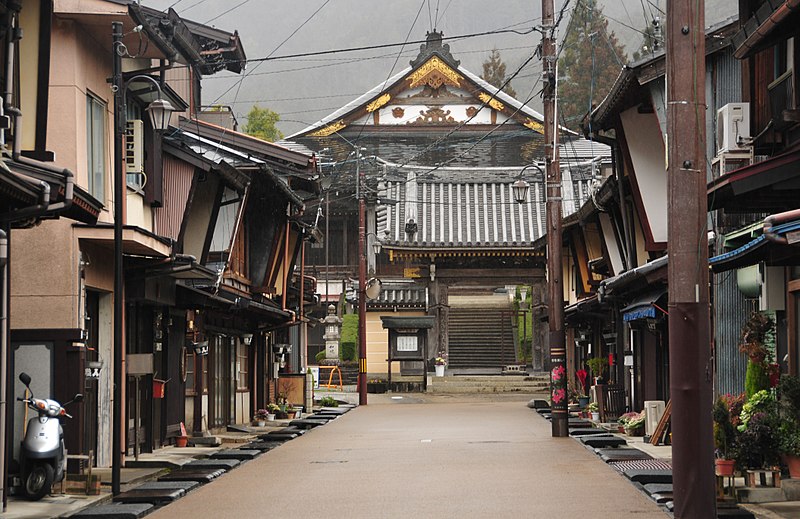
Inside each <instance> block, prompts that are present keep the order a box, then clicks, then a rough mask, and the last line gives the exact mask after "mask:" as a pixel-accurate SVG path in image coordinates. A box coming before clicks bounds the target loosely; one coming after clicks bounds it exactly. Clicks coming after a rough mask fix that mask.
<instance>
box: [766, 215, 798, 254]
mask: <svg viewBox="0 0 800 519" xmlns="http://www.w3.org/2000/svg"><path fill="white" fill-rule="evenodd" d="M798 218H800V209H792V210H791V211H786V212H783V213H777V214H771V215H769V216H767V217H766V218H764V231H763V232H764V237H765V238H766V239H768V240H769V241H771V242H775V243H780V244H782V245H787V244H788V243H789V240H788V239H787V238H786V236H779V235H777V234H775V232H774V231H773V227H774V226H775V225H778V224H780V223H784V222H788V221H791V220H797V219H798Z"/></svg>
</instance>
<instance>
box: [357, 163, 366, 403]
mask: <svg viewBox="0 0 800 519" xmlns="http://www.w3.org/2000/svg"><path fill="white" fill-rule="evenodd" d="M365 178H366V177H365V175H364V172H363V171H362V170H361V148H356V182H358V185H357V186H356V189H357V190H358V405H367V205H366V199H365V196H366V193H365V192H364V191H365V189H364V188H365Z"/></svg>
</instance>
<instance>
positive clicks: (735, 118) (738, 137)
mask: <svg viewBox="0 0 800 519" xmlns="http://www.w3.org/2000/svg"><path fill="white" fill-rule="evenodd" d="M750 137H751V136H750V104H749V103H728V104H726V105H725V106H723V107H722V108H720V109H719V110H717V153H718V154H719V153H727V152H731V151H749V148H750Z"/></svg>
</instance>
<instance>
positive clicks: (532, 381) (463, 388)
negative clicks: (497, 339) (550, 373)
mask: <svg viewBox="0 0 800 519" xmlns="http://www.w3.org/2000/svg"><path fill="white" fill-rule="evenodd" d="M549 387H550V381H549V379H548V378H547V377H546V376H545V377H541V376H535V377H525V376H519V375H509V376H502V375H500V376H447V377H433V378H432V379H431V382H430V383H429V384H428V392H429V393H460V394H472V393H526V394H548V393H549Z"/></svg>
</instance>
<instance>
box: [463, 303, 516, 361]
mask: <svg viewBox="0 0 800 519" xmlns="http://www.w3.org/2000/svg"><path fill="white" fill-rule="evenodd" d="M512 315H513V314H512V313H511V311H510V309H509V308H507V307H506V308H503V307H499V308H498V307H477V306H476V307H470V308H463V307H453V308H451V309H450V316H449V323H448V329H449V335H450V337H449V344H448V364H449V365H450V367H453V368H499V367H502V366H504V365H507V364H514V363H515V362H516V352H515V346H514V334H513V328H512V322H511V319H512Z"/></svg>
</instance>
